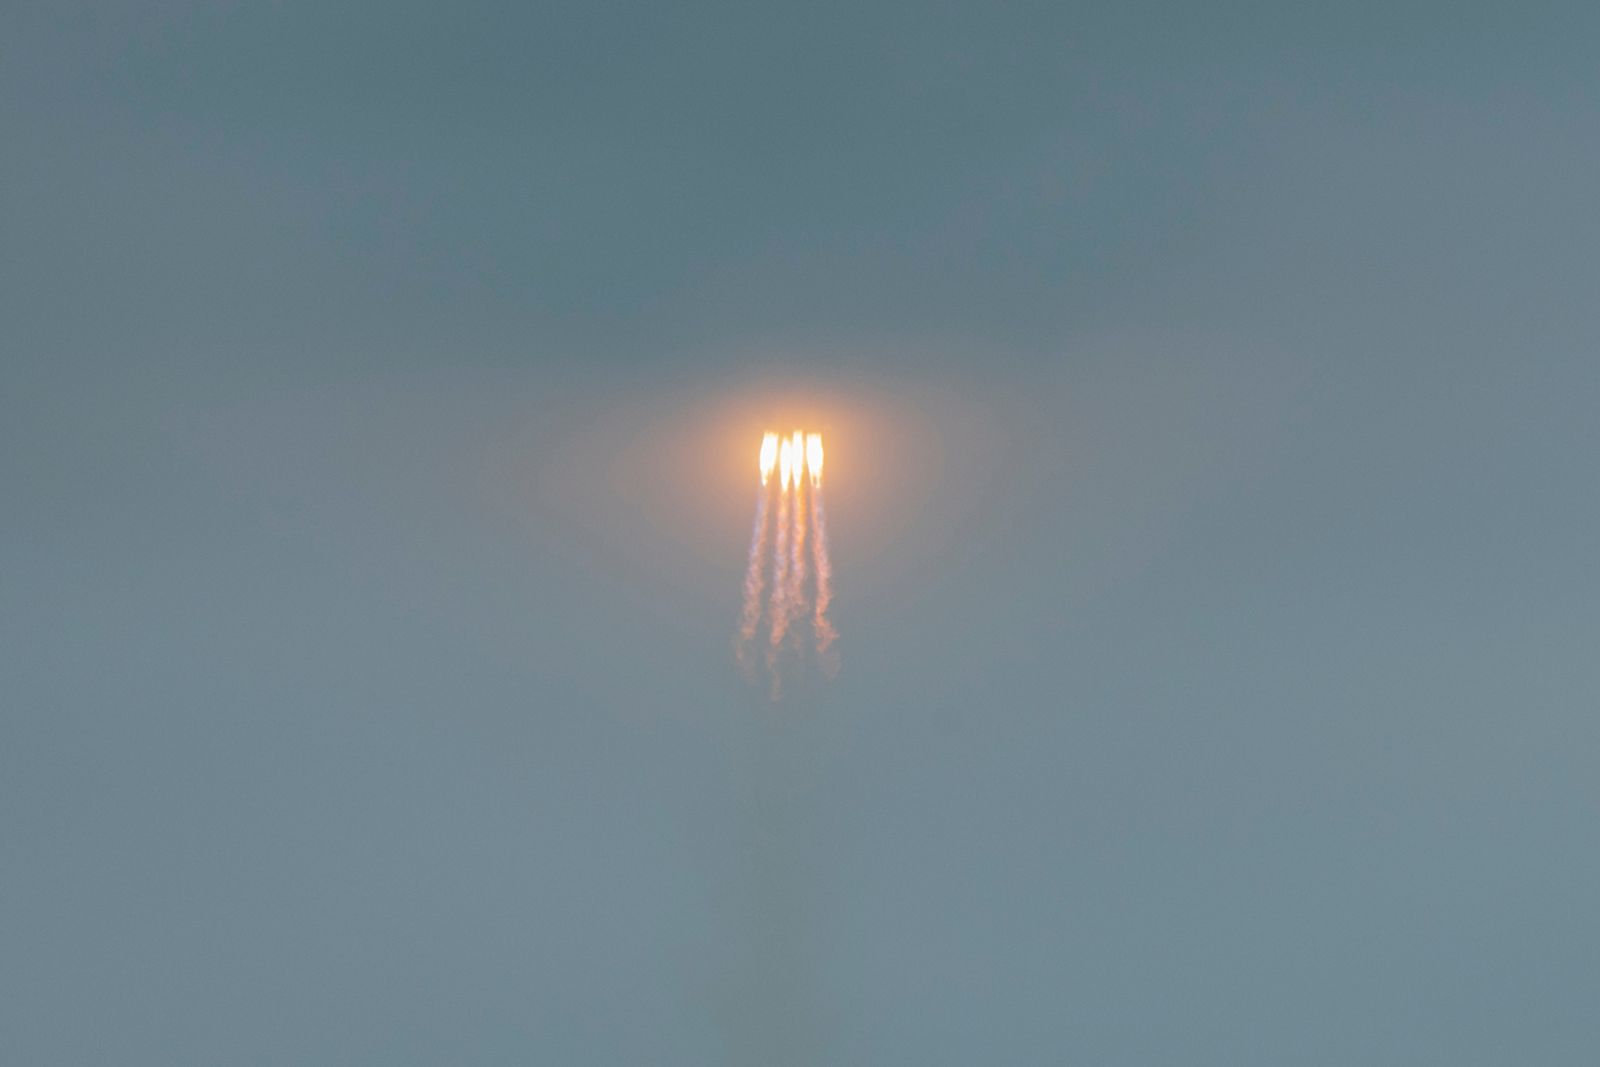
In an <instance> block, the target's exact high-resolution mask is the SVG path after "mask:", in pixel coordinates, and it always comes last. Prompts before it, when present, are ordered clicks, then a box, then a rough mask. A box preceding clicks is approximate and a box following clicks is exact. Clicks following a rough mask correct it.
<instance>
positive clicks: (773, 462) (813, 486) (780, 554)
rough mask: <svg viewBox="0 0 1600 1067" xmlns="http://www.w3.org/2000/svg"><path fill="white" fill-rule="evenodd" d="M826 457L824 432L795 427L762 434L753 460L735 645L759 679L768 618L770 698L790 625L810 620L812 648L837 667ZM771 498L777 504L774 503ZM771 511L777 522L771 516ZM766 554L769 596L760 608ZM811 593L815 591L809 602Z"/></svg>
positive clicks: (823, 665) (831, 670) (828, 671)
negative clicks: (750, 524) (755, 484)
mask: <svg viewBox="0 0 1600 1067" xmlns="http://www.w3.org/2000/svg"><path fill="white" fill-rule="evenodd" d="M822 460H823V448H822V435H821V434H820V433H802V432H801V431H799V430H795V431H793V432H792V433H790V434H789V435H788V436H787V437H785V436H781V435H779V434H776V433H771V432H769V433H766V434H763V435H762V438H761V450H760V452H759V453H758V455H757V462H756V469H757V471H758V472H759V473H760V475H761V489H760V491H759V494H758V495H757V497H756V517H755V526H754V528H753V529H752V530H751V533H750V553H749V559H748V561H747V563H746V566H745V579H744V590H743V592H744V601H743V606H742V609H741V611H740V615H739V630H738V633H737V634H736V635H735V638H734V649H735V654H736V657H737V659H738V662H739V666H740V668H741V670H743V672H744V674H745V676H746V677H747V678H748V679H750V680H751V681H752V682H753V681H755V673H756V662H755V649H756V645H757V636H758V634H759V633H760V631H761V625H762V620H763V617H765V621H766V628H767V631H766V636H767V641H766V644H767V654H766V667H767V673H768V675H769V676H770V690H771V696H772V699H773V700H777V699H778V698H779V697H780V696H781V695H782V689H783V685H782V683H783V673H784V668H785V655H786V654H785V643H786V638H788V636H789V634H790V631H791V629H793V628H794V627H797V626H799V625H801V624H803V623H804V622H806V621H807V620H809V622H810V624H811V632H812V641H811V642H809V646H810V648H811V649H812V650H813V653H812V654H813V656H814V658H815V661H816V663H817V665H818V667H819V668H820V669H821V670H822V672H823V673H824V674H825V675H827V676H828V677H830V678H831V677H833V676H834V675H835V674H836V673H837V672H838V653H837V652H836V651H834V649H833V643H834V641H835V640H836V639H837V637H838V634H837V632H836V631H835V630H834V628H833V623H832V622H831V621H829V619H828V606H829V604H830V603H831V601H832V599H833V565H832V562H831V561H830V559H829V557H828V536H827V516H826V512H825V510H824V508H823V500H822ZM774 471H776V473H777V475H778V479H777V483H778V484H777V485H776V486H773V485H771V484H770V483H771V482H772V475H773V473H774ZM808 483H809V484H808ZM774 496H776V497H777V508H776V509H774V508H773V507H772V498H773V497H774ZM774 510H776V521H772V520H773V517H774V516H773V511H774ZM772 529H776V531H777V535H776V537H775V538H774V537H773V536H772V535H771V533H770V531H771V530H772ZM808 540H809V541H810V545H809V549H810V551H809V552H808V551H807V548H808V545H807V541H808ZM774 542H775V543H774ZM769 548H770V552H769ZM808 558H809V559H810V563H811V567H810V570H811V574H810V575H808V574H807V567H806V561H807V559H808ZM769 559H770V570H771V575H772V582H771V587H770V588H771V593H770V595H769V596H768V597H767V602H766V605H765V608H766V610H765V613H763V611H762V594H763V593H764V592H765V591H766V589H767V574H768V569H769ZM808 593H812V594H813V595H812V596H811V597H810V598H809V603H808ZM808 609H809V610H808ZM796 635H797V642H796V643H795V644H793V645H792V648H793V652H792V655H794V656H800V657H802V658H803V657H804V656H805V654H806V652H807V646H808V642H806V641H805V640H804V639H803V638H800V637H799V636H798V631H796Z"/></svg>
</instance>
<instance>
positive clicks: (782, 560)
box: [767, 441, 794, 700]
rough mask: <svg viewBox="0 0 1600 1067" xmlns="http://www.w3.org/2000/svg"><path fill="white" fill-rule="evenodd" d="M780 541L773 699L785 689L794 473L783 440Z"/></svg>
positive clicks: (772, 613) (772, 634)
mask: <svg viewBox="0 0 1600 1067" xmlns="http://www.w3.org/2000/svg"><path fill="white" fill-rule="evenodd" d="M778 469H779V472H780V474H779V479H780V481H779V486H778V544H777V547H776V550H775V551H774V552H773V561H772V571H773V573H772V597H771V599H770V600H769V601H768V603H767V615H768V618H769V622H770V626H769V634H768V642H767V671H768V672H769V673H770V674H771V675H772V699H773V700H777V699H778V696H779V695H780V694H781V692H782V688H783V687H782V682H781V680H780V678H779V675H778V653H779V651H780V650H781V649H782V647H783V638H784V635H785V633H786V632H787V631H788V628H789V523H790V517H789V510H790V508H789V482H790V478H791V476H792V475H793V473H794V457H793V454H792V453H791V451H790V447H789V442H788V441H784V442H783V444H782V445H781V446H780V448H779V452H778Z"/></svg>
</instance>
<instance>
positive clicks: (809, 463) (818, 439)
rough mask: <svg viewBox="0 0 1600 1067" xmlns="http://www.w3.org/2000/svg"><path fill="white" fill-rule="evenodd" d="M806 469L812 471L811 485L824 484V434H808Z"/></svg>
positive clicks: (814, 486)
mask: <svg viewBox="0 0 1600 1067" xmlns="http://www.w3.org/2000/svg"><path fill="white" fill-rule="evenodd" d="M806 470H807V471H809V472H810V473H811V487H812V488H813V489H816V488H818V487H820V486H821V485H822V435H821V434H820V433H808V434H806Z"/></svg>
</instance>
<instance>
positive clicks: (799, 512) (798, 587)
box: [786, 477, 806, 626]
mask: <svg viewBox="0 0 1600 1067" xmlns="http://www.w3.org/2000/svg"><path fill="white" fill-rule="evenodd" d="M803 491H804V479H801V478H798V477H797V478H796V479H795V482H794V528H793V529H792V530H791V531H790V534H789V593H788V596H787V597H786V599H787V601H788V604H789V621H788V623H787V624H786V625H787V626H793V625H794V624H795V622H796V621H797V620H799V619H800V618H802V617H803V616H804V615H805V613H806V504H805V500H804V498H803V497H802V495H801V494H802V493H803Z"/></svg>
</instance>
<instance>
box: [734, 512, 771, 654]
mask: <svg viewBox="0 0 1600 1067" xmlns="http://www.w3.org/2000/svg"><path fill="white" fill-rule="evenodd" d="M771 499H772V494H771V492H770V490H769V487H768V486H766V485H763V486H762V487H761V490H760V492H759V493H758V494H757V496H756V521H755V526H754V528H753V529H751V531H750V561H749V563H748V564H746V565H745V572H744V609H743V611H741V612H740V614H739V634H738V637H737V638H736V639H735V641H734V655H735V656H737V657H738V660H739V669H740V670H741V671H743V672H744V676H745V677H746V678H748V679H750V680H751V681H754V680H755V669H756V665H755V640H756V629H757V628H758V627H759V626H760V625H761V594H762V592H763V587H764V586H765V584H766V577H767V536H768V535H767V514H768V512H769V511H770V510H771V508H770V501H771Z"/></svg>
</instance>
